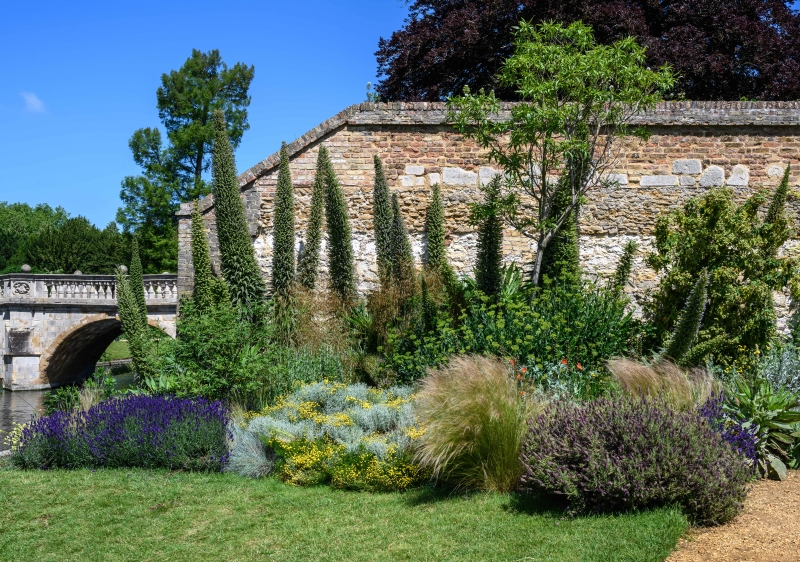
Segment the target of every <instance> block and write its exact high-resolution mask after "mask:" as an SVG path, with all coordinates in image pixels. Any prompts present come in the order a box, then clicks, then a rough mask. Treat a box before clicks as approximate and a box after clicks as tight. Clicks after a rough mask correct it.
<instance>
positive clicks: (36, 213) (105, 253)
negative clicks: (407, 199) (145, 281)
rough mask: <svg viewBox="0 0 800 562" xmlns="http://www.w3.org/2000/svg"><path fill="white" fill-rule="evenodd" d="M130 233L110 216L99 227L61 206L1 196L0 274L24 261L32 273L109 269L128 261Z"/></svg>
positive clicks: (103, 271)
mask: <svg viewBox="0 0 800 562" xmlns="http://www.w3.org/2000/svg"><path fill="white" fill-rule="evenodd" d="M130 238H131V237H130V236H126V235H124V234H123V233H121V232H120V231H119V229H117V225H116V223H114V222H111V223H109V224H108V226H106V227H105V228H104V229H102V230H101V229H99V228H97V227H96V226H94V225H93V224H92V223H91V222H89V220H88V219H86V218H85V217H81V216H78V217H70V216H69V214H68V213H67V211H66V210H65V209H64V208H63V207H56V208H55V209H53V208H52V207H50V206H49V205H41V204H40V205H36V206H35V207H31V206H30V205H28V204H26V203H5V202H0V274H4V273H19V271H20V268H21V267H22V265H23V264H28V265H30V266H31V271H32V272H33V273H74V272H75V271H81V272H82V273H86V274H92V273H94V274H112V273H114V267H115V266H116V265H117V264H121V263H127V262H128V261H129V259H130Z"/></svg>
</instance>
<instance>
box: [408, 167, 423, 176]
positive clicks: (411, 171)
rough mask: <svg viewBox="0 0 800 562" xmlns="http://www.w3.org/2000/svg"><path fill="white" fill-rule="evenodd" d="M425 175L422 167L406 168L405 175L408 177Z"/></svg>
mask: <svg viewBox="0 0 800 562" xmlns="http://www.w3.org/2000/svg"><path fill="white" fill-rule="evenodd" d="M424 173H425V167H424V166H406V174H407V175H410V176H421V175H422V174H424Z"/></svg>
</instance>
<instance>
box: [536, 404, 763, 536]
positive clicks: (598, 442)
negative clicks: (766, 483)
mask: <svg viewBox="0 0 800 562" xmlns="http://www.w3.org/2000/svg"><path fill="white" fill-rule="evenodd" d="M522 459H523V464H524V465H525V472H524V474H523V476H522V488H523V489H525V490H528V491H532V492H533V491H535V492H545V493H555V494H559V495H562V496H563V497H565V498H566V499H567V500H568V501H569V503H570V504H571V509H572V510H574V511H575V512H598V511H618V510H629V509H646V508H653V507H659V506H667V505H677V506H680V507H681V508H682V510H683V511H684V513H685V514H686V516H687V517H688V518H689V519H690V521H692V522H693V523H695V524H721V523H724V522H726V521H729V520H730V519H732V518H733V517H734V516H736V514H737V513H739V511H740V510H741V506H742V501H743V500H744V497H745V495H746V493H747V483H748V481H749V479H750V478H751V476H752V473H753V465H752V462H751V461H750V460H749V459H746V458H744V457H743V456H742V455H741V454H740V453H739V452H738V451H736V450H734V449H733V448H732V447H730V446H729V445H728V444H727V443H726V442H725V441H724V440H723V437H722V436H721V435H720V434H719V433H718V432H717V431H715V430H714V429H713V428H712V427H711V426H710V425H709V424H708V423H706V420H704V419H703V418H702V417H701V416H700V415H699V414H697V413H696V412H677V411H675V410H674V409H672V408H670V407H669V406H668V405H667V404H666V403H665V402H663V401H659V400H652V399H638V400H637V399H632V398H629V397H625V396H617V397H612V398H600V399H598V400H595V401H593V402H588V403H584V404H574V403H567V402H557V403H554V404H553V405H551V406H550V407H549V408H548V409H547V410H546V411H545V413H543V414H542V415H540V416H538V417H537V418H536V419H535V420H533V421H532V422H531V423H530V429H529V432H528V435H527V438H526V442H525V444H524V447H523V454H522Z"/></svg>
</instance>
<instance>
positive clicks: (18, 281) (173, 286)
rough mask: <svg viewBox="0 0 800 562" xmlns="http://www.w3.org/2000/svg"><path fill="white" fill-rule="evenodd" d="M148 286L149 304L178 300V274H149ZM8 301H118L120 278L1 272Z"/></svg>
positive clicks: (2, 294) (2, 296) (1, 293)
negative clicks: (118, 281)
mask: <svg viewBox="0 0 800 562" xmlns="http://www.w3.org/2000/svg"><path fill="white" fill-rule="evenodd" d="M144 289H145V299H146V301H147V303H148V304H153V305H158V304H177V302H178V276H177V275H173V274H162V275H145V276H144ZM5 302H9V303H10V302H35V303H41V304H47V303H52V304H64V303H81V304H84V303H85V304H110V305H116V302H117V282H116V278H115V276H113V275H35V274H30V273H15V274H9V275H0V303H5Z"/></svg>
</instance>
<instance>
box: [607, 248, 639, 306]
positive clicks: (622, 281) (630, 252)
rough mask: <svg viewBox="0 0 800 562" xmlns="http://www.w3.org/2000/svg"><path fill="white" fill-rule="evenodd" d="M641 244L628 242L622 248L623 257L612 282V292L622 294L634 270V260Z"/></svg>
mask: <svg viewBox="0 0 800 562" xmlns="http://www.w3.org/2000/svg"><path fill="white" fill-rule="evenodd" d="M638 249H639V244H637V243H636V241H635V240H628V241H627V242H626V243H625V246H624V247H623V248H622V257H620V259H619V263H618V264H617V269H616V270H615V271H614V279H613V280H612V281H611V290H612V291H614V292H615V293H617V294H622V292H623V291H624V290H625V285H627V284H628V279H629V278H630V276H631V270H632V269H633V258H634V256H636V250H638Z"/></svg>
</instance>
